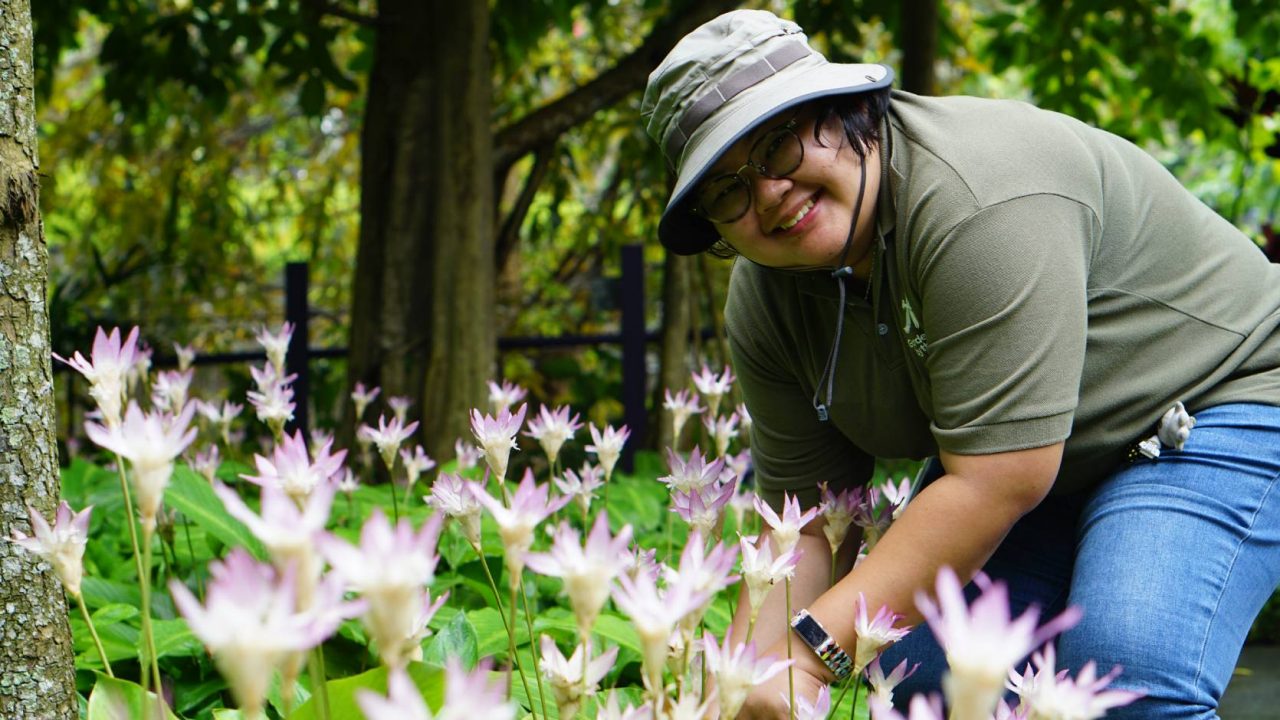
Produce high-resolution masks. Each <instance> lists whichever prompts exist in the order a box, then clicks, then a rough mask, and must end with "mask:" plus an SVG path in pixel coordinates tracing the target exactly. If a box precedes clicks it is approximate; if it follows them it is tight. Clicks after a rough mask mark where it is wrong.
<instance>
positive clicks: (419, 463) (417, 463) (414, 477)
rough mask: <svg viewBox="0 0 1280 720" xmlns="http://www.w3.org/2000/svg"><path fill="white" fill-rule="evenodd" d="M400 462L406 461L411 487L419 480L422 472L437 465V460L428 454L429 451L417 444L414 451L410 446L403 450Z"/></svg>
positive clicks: (407, 475) (406, 474) (406, 476)
mask: <svg viewBox="0 0 1280 720" xmlns="http://www.w3.org/2000/svg"><path fill="white" fill-rule="evenodd" d="M400 462H402V463H404V474H405V478H406V479H407V480H408V485H409V487H411V488H412V487H413V484H414V483H416V482H418V478H419V477H421V476H422V473H424V472H426V471H428V470H430V469H431V468H433V467H435V466H436V461H435V460H432V459H431V457H430V456H429V455H427V451H426V450H423V449H422V446H421V445H415V446H414V447H413V451H412V452H410V450H409V449H408V448H405V449H403V450H401V451H400Z"/></svg>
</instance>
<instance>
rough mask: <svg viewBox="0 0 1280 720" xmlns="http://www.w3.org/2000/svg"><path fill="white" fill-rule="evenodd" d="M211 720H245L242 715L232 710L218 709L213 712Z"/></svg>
mask: <svg viewBox="0 0 1280 720" xmlns="http://www.w3.org/2000/svg"><path fill="white" fill-rule="evenodd" d="M213 720H247V719H246V718H245V716H244V713H242V712H240V711H239V710H236V709H234V708H231V709H229V708H218V709H217V710H214V711H213Z"/></svg>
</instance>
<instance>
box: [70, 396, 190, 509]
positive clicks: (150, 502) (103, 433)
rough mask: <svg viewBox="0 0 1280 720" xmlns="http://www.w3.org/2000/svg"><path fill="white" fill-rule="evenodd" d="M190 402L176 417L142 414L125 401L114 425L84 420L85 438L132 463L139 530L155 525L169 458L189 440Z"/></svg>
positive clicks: (169, 472) (170, 465) (169, 470)
mask: <svg viewBox="0 0 1280 720" xmlns="http://www.w3.org/2000/svg"><path fill="white" fill-rule="evenodd" d="M194 413H195V406H194V405H187V407H186V408H185V409H184V410H183V411H182V412H181V413H180V414H178V415H177V416H169V415H167V414H165V413H143V412H142V410H140V409H139V408H138V405H137V403H135V402H133V401H132V400H130V401H129V407H128V408H127V409H126V410H125V414H124V420H122V421H121V422H120V423H119V424H118V425H115V426H109V427H104V426H102V425H99V424H97V423H93V422H88V423H85V426H84V430H85V433H86V434H87V435H88V436H89V439H90V440H92V441H94V442H95V443H97V444H98V445H100V446H101V447H104V448H106V449H107V450H110V451H112V452H114V453H117V454H119V455H120V456H121V457H123V458H125V459H126V460H128V461H129V462H130V463H131V464H132V465H133V472H132V473H131V474H130V475H129V480H130V481H131V482H132V484H133V490H134V494H135V495H136V496H137V500H138V515H139V516H140V517H141V518H142V526H143V529H144V530H145V531H146V532H147V533H150V532H151V531H153V530H155V527H156V515H157V513H159V512H160V504H161V502H163V500H164V489H165V488H166V487H167V486H168V485H169V479H170V478H171V477H172V476H173V461H174V459H175V458H177V457H178V456H179V455H181V454H182V451H183V450H186V449H187V446H188V445H190V444H191V441H192V440H195V439H196V430H195V428H190V429H188V427H187V426H188V425H189V424H190V422H191V416H192V414H194Z"/></svg>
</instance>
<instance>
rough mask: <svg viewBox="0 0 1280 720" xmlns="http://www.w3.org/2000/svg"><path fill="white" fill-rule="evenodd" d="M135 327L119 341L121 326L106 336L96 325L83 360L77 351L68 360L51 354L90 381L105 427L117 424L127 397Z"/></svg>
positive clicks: (134, 346)
mask: <svg viewBox="0 0 1280 720" xmlns="http://www.w3.org/2000/svg"><path fill="white" fill-rule="evenodd" d="M137 347H138V328H136V327H135V328H133V329H132V330H130V331H129V335H128V337H126V338H125V339H124V342H121V341H120V328H112V329H111V334H110V335H108V334H107V333H104V332H103V331H102V328H98V331H97V332H96V333H95V334H94V336H93V351H92V352H91V353H90V357H91V358H93V360H92V362H91V361H89V360H86V359H85V357H84V356H83V355H81V354H80V351H79V350H77V351H76V352H75V354H73V355H72V356H71V359H70V360H67V359H66V358H64V357H62V356H61V355H58V354H57V353H54V355H53V356H54V357H56V358H58V359H59V360H61V361H62V362H64V363H66V364H68V365H70V366H71V367H73V368H75V369H76V370H78V371H79V372H80V374H82V375H84V377H85V379H86V380H88V381H89V394H90V395H92V396H93V399H94V401H95V402H96V403H97V404H98V409H99V410H101V411H102V417H103V419H104V420H105V422H106V424H107V425H108V426H114V425H117V424H119V423H120V408H121V407H123V406H124V402H125V400H126V397H125V396H126V379H127V377H128V373H129V370H130V368H132V367H133V365H134V363H135V362H136V361H137V355H138V351H137Z"/></svg>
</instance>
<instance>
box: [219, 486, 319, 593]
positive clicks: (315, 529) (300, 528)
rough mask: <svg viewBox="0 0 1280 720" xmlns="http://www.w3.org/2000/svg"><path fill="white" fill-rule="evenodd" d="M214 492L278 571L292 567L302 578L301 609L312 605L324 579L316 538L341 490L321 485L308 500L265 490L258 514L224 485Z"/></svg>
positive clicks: (274, 488)
mask: <svg viewBox="0 0 1280 720" xmlns="http://www.w3.org/2000/svg"><path fill="white" fill-rule="evenodd" d="M213 491H214V493H216V494H217V496H218V498H219V499H221V500H222V504H223V506H224V507H226V509H227V513H228V514H230V515H231V517H233V518H235V519H237V520H239V521H240V522H242V523H244V525H245V527H247V528H249V532H251V533H253V535H254V537H256V538H258V539H259V540H261V541H262V544H263V545H265V546H266V547H267V550H268V551H269V552H270V553H271V558H272V560H274V561H275V565H276V567H278V568H281V569H283V568H287V567H290V566H292V567H293V568H294V570H295V571H296V572H297V574H298V578H297V579H298V594H299V598H298V605H299V607H302V608H306V607H309V606H310V605H311V591H312V590H313V589H314V587H315V582H316V581H317V580H318V579H319V577H320V571H321V564H320V558H319V557H318V556H317V555H316V551H315V538H316V536H317V535H318V534H319V533H320V532H321V531H323V530H324V527H325V524H326V523H328V521H329V511H330V509H331V508H332V507H333V496H334V493H335V492H337V488H336V487H335V486H334V485H333V483H330V482H321V483H320V484H319V485H317V486H316V487H315V490H314V491H313V492H311V493H310V494H309V495H307V496H306V498H304V499H302V500H300V501H299V500H295V499H294V498H293V497H292V496H290V495H289V494H288V493H286V492H285V490H284V489H283V488H282V487H280V486H279V485H276V484H272V483H268V484H264V485H263V486H262V498H261V502H260V503H259V505H260V507H261V511H260V512H258V513H255V512H254V511H253V510H251V509H250V508H249V506H248V505H246V504H245V502H244V500H242V499H241V498H240V494H239V493H237V492H236V491H235V490H233V489H231V488H229V487H227V486H226V485H223V484H222V483H220V482H214V483H213Z"/></svg>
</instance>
